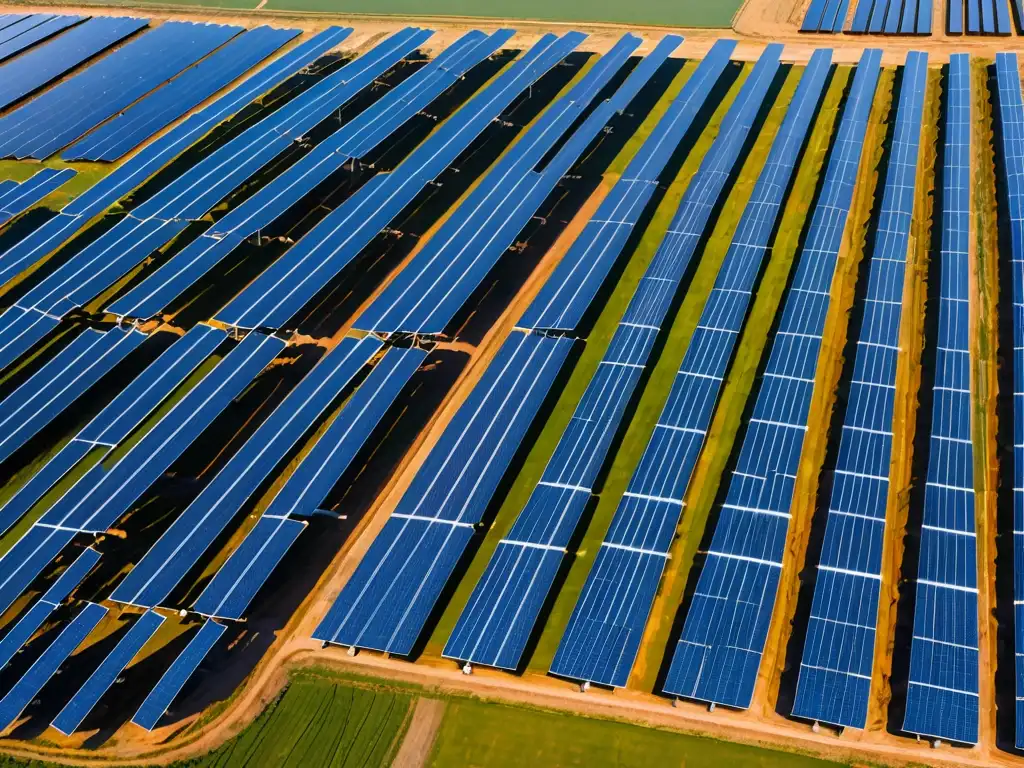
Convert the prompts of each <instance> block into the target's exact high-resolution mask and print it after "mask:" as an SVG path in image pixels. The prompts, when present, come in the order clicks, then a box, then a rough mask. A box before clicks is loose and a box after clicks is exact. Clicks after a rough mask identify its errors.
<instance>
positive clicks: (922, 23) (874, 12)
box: [850, 0, 932, 35]
mask: <svg viewBox="0 0 1024 768" xmlns="http://www.w3.org/2000/svg"><path fill="white" fill-rule="evenodd" d="M850 31H851V32H859V33H871V34H873V35H880V34H886V35H930V34H931V33H932V0H858V2H857V10H856V11H855V12H854V14H853V23H852V24H851V26H850Z"/></svg>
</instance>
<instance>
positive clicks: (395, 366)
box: [193, 348, 426, 619]
mask: <svg viewBox="0 0 1024 768" xmlns="http://www.w3.org/2000/svg"><path fill="white" fill-rule="evenodd" d="M425 358H426V353H425V352H423V351H421V350H418V349H399V348H393V349H391V350H389V351H388V352H387V353H386V354H385V355H384V357H383V359H382V360H381V361H380V362H378V363H377V364H376V365H375V366H374V368H373V370H372V371H371V372H370V375H369V376H367V377H366V379H365V381H363V383H362V385H360V387H359V389H357V390H356V392H355V393H354V394H353V395H352V396H351V397H350V398H349V399H348V401H347V402H346V403H345V406H344V407H343V408H342V410H341V412H340V413H339V414H338V415H337V417H336V418H335V419H334V420H333V421H332V422H331V424H330V426H328V427H327V429H326V430H324V433H323V434H322V435H321V436H320V438H319V439H318V440H317V441H316V444H315V445H314V446H313V447H312V448H311V449H310V451H309V453H307V454H306V456H305V458H304V459H303V460H302V461H301V462H300V464H299V466H298V467H296V469H295V471H294V472H293V473H292V474H291V476H290V477H289V478H288V481H287V482H286V483H285V484H284V486H283V487H282V488H281V490H280V491H278V493H277V494H276V495H275V496H274V498H273V500H272V501H271V502H270V506H269V507H268V508H267V510H266V512H265V514H264V518H263V519H262V520H260V521H259V522H258V523H257V524H256V528H254V529H253V531H252V532H251V533H249V535H248V536H247V537H246V538H245V540H244V541H243V542H242V544H241V545H240V546H239V548H238V549H237V550H236V551H235V552H233V553H231V557H229V558H228V560H227V562H226V563H225V564H224V565H223V566H222V567H221V569H220V570H219V571H218V572H217V574H216V575H215V576H214V578H213V580H212V581H211V582H210V583H209V584H208V585H207V587H206V589H204V590H203V593H202V594H201V595H200V596H199V599H198V600H197V601H196V603H195V606H193V610H195V611H197V612H199V613H202V614H205V615H208V616H218V617H221V618H230V619H240V618H241V617H242V613H243V612H244V611H245V609H246V608H247V607H248V605H249V603H250V602H251V601H252V599H253V598H254V597H255V596H256V592H257V591H258V590H259V588H260V587H261V586H263V583H264V582H265V581H266V579H267V578H269V577H270V573H271V571H272V570H273V569H274V567H275V566H276V565H277V563H278V561H279V560H280V558H281V557H283V556H284V553H285V551H286V550H287V549H288V547H289V546H291V544H292V543H293V542H294V541H295V538H296V537H297V536H298V535H299V533H301V531H302V526H301V525H296V524H294V521H292V520H289V519H288V516H289V515H299V516H302V517H308V516H310V515H312V514H314V513H315V512H316V510H317V508H318V507H319V505H320V503H321V502H322V501H323V500H324V498H325V497H326V496H327V495H328V493H330V490H331V488H333V487H334V485H335V483H337V481H338V478H339V477H341V475H342V473H343V472H345V470H346V469H348V467H349V465H350V464H351V462H352V459H353V458H355V456H356V453H357V452H358V451H359V450H360V449H361V448H362V446H363V445H364V444H365V442H366V440H367V439H368V438H369V436H370V434H371V433H372V432H373V430H374V428H375V427H376V426H377V425H378V424H379V423H380V420H381V419H382V418H383V416H384V414H385V413H386V412H387V410H388V408H389V407H390V406H391V404H392V403H393V402H394V400H395V398H397V397H398V395H399V393H400V392H401V391H402V389H403V388H404V387H405V385H406V384H407V383H408V381H409V379H410V378H411V377H412V375H413V373H414V372H415V371H416V369H417V368H419V366H420V364H421V363H422V362H423V360H424V359H425ZM264 521H266V522H264ZM253 552H255V553H256V555H255V556H253V554H252V553H253Z"/></svg>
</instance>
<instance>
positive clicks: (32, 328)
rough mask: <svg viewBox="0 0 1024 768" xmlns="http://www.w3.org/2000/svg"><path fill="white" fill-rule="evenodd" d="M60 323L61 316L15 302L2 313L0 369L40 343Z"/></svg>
mask: <svg viewBox="0 0 1024 768" xmlns="http://www.w3.org/2000/svg"><path fill="white" fill-rule="evenodd" d="M58 325H60V318H58V317H54V316H53V315H50V314H47V313H46V312H45V311H42V310H38V309H24V308H22V307H19V306H18V305H17V304H15V305H14V306H13V307H11V308H10V309H8V310H6V311H5V312H4V313H3V314H0V370H3V369H4V368H6V367H7V366H9V365H10V364H11V363H13V362H14V361H15V360H17V359H18V358H19V357H21V356H22V355H23V354H24V353H25V352H28V351H29V350H30V349H32V347H34V346H35V345H36V344H38V343H39V342H40V341H41V340H42V339H43V338H45V337H46V334H48V333H49V332H50V331H52V330H53V329H54V328H56V327H57V326H58Z"/></svg>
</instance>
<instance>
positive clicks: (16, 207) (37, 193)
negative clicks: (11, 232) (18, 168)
mask: <svg viewBox="0 0 1024 768" xmlns="http://www.w3.org/2000/svg"><path fill="white" fill-rule="evenodd" d="M77 173H78V172H77V171H76V170H74V169H73V168H61V169H57V168H43V169H42V170H40V171H38V172H37V173H35V174H33V175H32V177H31V178H29V179H26V180H25V181H23V182H22V183H21V184H18V185H17V186H16V187H15V188H13V189H11V190H9V191H7V192H5V193H0V226H3V225H4V224H6V223H7V222H8V221H10V220H11V219H13V218H14V217H15V216H19V215H21V214H22V213H24V212H25V211H27V210H28V209H29V208H31V207H32V206H34V205H35V204H36V203H39V202H40V201H41V200H42V199H43V198H44V197H46V196H47V195H48V194H50V193H51V192H53V191H54V190H56V189H57V188H58V187H60V186H61V185H63V184H65V183H66V182H68V181H70V180H71V179H73V178H74V177H75V175H76V174H77Z"/></svg>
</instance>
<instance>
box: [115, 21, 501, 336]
mask: <svg viewBox="0 0 1024 768" xmlns="http://www.w3.org/2000/svg"><path fill="white" fill-rule="evenodd" d="M512 34H513V32H512V30H499V31H498V32H495V33H494V34H493V35H490V36H488V35H484V34H483V33H482V32H478V31H474V32H469V33H467V34H466V35H464V36H463V37H462V38H460V39H459V40H458V41H457V42H456V43H454V44H452V45H451V46H449V47H448V48H447V49H445V51H444V52H442V53H441V54H440V55H439V56H437V57H436V58H434V59H433V60H432V61H431V62H430V64H427V65H426V66H424V67H423V68H421V69H420V70H418V71H417V72H416V73H415V74H413V75H411V76H410V77H408V78H406V79H405V80H403V81H402V82H401V83H400V84H399V85H398V86H396V87H395V88H392V89H391V90H390V91H388V93H387V94H386V95H384V96H383V97H381V98H380V99H379V100H378V101H377V102H375V103H374V104H373V105H372V106H370V107H368V108H367V109H366V110H365V111H363V112H362V113H360V114H359V115H358V116H356V117H355V118H353V119H352V120H350V121H349V122H347V123H345V125H343V126H342V127H341V128H339V129H338V130H337V131H336V132H335V133H333V134H332V135H331V136H329V137H328V138H326V139H324V140H323V141H321V142H320V143H318V144H317V145H316V147H314V148H313V149H312V150H311V151H310V152H309V153H308V154H306V155H304V156H303V157H302V158H301V159H300V160H298V161H297V162H296V163H294V164H293V165H291V166H289V167H288V169H287V170H285V171H284V172H282V173H281V174H280V175H279V176H277V177H276V178H275V179H274V180H273V181H272V182H270V183H269V184H267V185H266V186H265V187H262V188H261V189H260V190H259V191H257V192H256V193H255V194H254V195H252V196H251V197H249V198H248V199H246V200H245V201H244V202H243V203H241V204H240V205H238V206H236V207H234V208H232V210H231V211H230V212H229V213H227V214H226V215H225V216H223V217H221V218H220V219H219V220H218V221H217V222H216V223H215V224H214V225H213V226H211V227H210V229H208V230H207V231H206V232H205V233H204V234H203V236H202V237H199V238H196V239H195V240H194V241H192V242H191V243H190V244H189V245H188V246H187V247H185V248H184V249H183V250H182V251H180V252H179V253H177V254H176V255H175V256H174V257H173V258H172V259H170V260H169V261H167V262H166V263H165V264H164V265H163V266H161V267H160V268H159V269H158V270H156V271H155V272H154V273H153V274H152V275H150V276H149V277H148V278H147V279H146V280H144V281H142V282H141V283H140V284H139V285H137V286H136V287H135V288H133V289H132V290H131V291H129V292H128V293H127V294H125V295H124V296H122V297H121V298H120V299H118V300H117V301H115V302H114V303H113V304H111V305H110V307H108V308H107V311H108V312H110V313H112V314H115V315H118V316H120V317H152V316H154V315H156V314H157V313H158V312H160V310H161V309H163V308H164V307H166V306H167V305H169V304H170V303H171V302H172V301H174V300H175V299H176V298H177V297H178V296H180V295H181V294H182V293H183V292H184V291H185V290H186V289H187V288H188V287H189V286H191V285H192V284H194V283H195V282H196V281H197V280H198V279H200V278H201V277H202V276H203V275H204V274H206V273H207V272H208V271H209V270H211V269H212V268H213V267H214V266H215V265H217V264H218V263H220V262H221V261H222V260H224V259H225V258H227V257H228V256H229V255H230V254H231V253H232V252H234V250H235V249H236V248H238V246H240V245H241V244H242V243H243V242H245V241H246V240H247V239H248V238H249V237H251V236H252V235H254V234H257V233H258V232H259V231H260V230H261V229H263V228H265V227H267V226H269V225H270V224H272V223H273V222H274V221H275V220H276V219H277V218H279V217H280V216H282V215H283V214H284V213H285V212H286V211H288V210H289V209H290V208H291V207H293V206H294V205H295V204H296V203H298V202H299V201H301V200H302V199H303V197H304V196H305V195H307V194H308V193H309V192H311V191H312V190H313V189H315V188H316V187H317V186H318V185H319V184H321V183H322V182H324V181H325V180H326V179H327V178H328V177H330V175H331V174H332V173H335V172H336V171H337V170H338V169H340V168H341V167H342V166H343V165H344V164H345V163H346V162H348V161H349V160H351V159H352V158H360V157H364V156H365V155H367V154H368V153H369V152H371V151H372V150H373V149H374V148H376V147H377V146H379V145H380V143H381V142H382V141H384V140H385V139H386V138H387V137H388V136H389V135H391V134H393V133H394V132H395V131H396V130H398V128H400V127H401V126H402V125H403V124H404V123H406V122H407V121H408V120H410V119H412V118H413V117H415V116H416V115H417V114H418V113H420V111H421V110H423V109H425V108H427V107H428V106H429V104H430V103H431V102H432V101H433V100H434V99H436V98H437V97H438V96H440V95H441V94H442V93H443V92H444V91H445V90H447V89H448V88H450V87H451V86H452V85H454V84H455V83H456V82H458V81H459V80H460V79H461V78H462V77H463V76H464V75H465V74H466V73H467V72H468V71H469V70H470V69H471V68H472V67H473V66H475V65H476V64H478V63H480V62H481V61H483V60H484V59H485V58H486V57H487V56H490V55H491V54H492V53H494V52H495V51H496V50H497V49H498V48H500V47H501V46H502V45H504V44H505V43H506V42H507V41H508V39H509V38H510V37H511V36H512Z"/></svg>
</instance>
